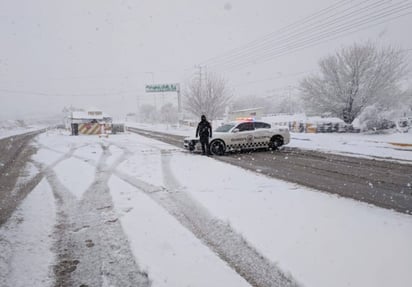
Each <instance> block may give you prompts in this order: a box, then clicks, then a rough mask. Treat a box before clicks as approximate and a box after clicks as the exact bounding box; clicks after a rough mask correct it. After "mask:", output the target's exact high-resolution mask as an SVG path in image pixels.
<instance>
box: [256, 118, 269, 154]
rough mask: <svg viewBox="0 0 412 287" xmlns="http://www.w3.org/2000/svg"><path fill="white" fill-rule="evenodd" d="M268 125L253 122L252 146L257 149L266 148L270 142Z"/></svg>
mask: <svg viewBox="0 0 412 287" xmlns="http://www.w3.org/2000/svg"><path fill="white" fill-rule="evenodd" d="M270 127H271V126H270V124H268V123H264V122H255V133H254V135H255V136H254V144H255V146H256V147H257V148H260V147H267V146H268V144H269V141H270V137H271V134H270Z"/></svg>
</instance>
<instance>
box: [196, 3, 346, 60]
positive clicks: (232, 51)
mask: <svg viewBox="0 0 412 287" xmlns="http://www.w3.org/2000/svg"><path fill="white" fill-rule="evenodd" d="M345 2H347V0H342V1H339V2H337V3H334V4H332V5H331V6H328V7H326V8H325V9H322V10H320V11H318V12H315V13H313V14H311V15H309V16H307V17H305V18H303V19H301V20H299V21H296V22H294V23H292V24H290V25H287V26H285V27H283V28H281V29H278V30H276V31H274V32H271V33H269V34H267V35H265V36H263V37H261V38H258V39H256V40H253V41H251V42H249V43H247V44H245V45H243V46H241V47H238V48H234V49H231V50H229V51H227V52H225V53H223V54H222V55H218V56H215V57H213V58H210V59H207V60H206V61H203V62H202V64H207V63H210V62H212V61H215V59H219V58H225V57H226V56H231V55H233V54H235V53H237V52H238V51H239V50H240V51H242V50H247V49H250V48H251V47H254V46H255V45H256V44H257V45H259V44H260V43H261V42H265V41H267V40H268V39H270V38H271V37H272V36H276V35H278V34H282V33H285V32H287V31H288V30H289V29H292V28H293V27H296V26H299V25H303V24H305V23H307V22H308V21H310V20H311V19H313V18H315V17H317V16H320V15H322V14H324V13H327V12H328V11H330V10H333V9H336V7H339V6H340V5H342V4H346V3H345Z"/></svg>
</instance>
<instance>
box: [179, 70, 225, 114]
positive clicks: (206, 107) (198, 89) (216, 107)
mask: <svg viewBox="0 0 412 287" xmlns="http://www.w3.org/2000/svg"><path fill="white" fill-rule="evenodd" d="M183 99H184V109H185V110H186V111H188V112H190V113H191V114H193V115H194V116H196V117H199V116H200V115H202V114H204V115H206V116H207V118H208V119H209V120H213V119H216V118H218V117H220V116H223V113H224V111H225V108H226V106H227V105H228V104H229V101H230V99H231V97H230V95H229V90H228V87H227V84H226V81H225V80H224V79H223V78H222V77H220V76H218V75H216V74H214V73H209V74H208V75H207V77H206V78H203V79H202V78H197V79H193V80H192V81H191V82H190V83H189V84H188V85H187V87H186V88H185V90H184V93H183Z"/></svg>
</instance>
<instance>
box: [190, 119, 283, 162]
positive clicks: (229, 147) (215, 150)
mask: <svg viewBox="0 0 412 287" xmlns="http://www.w3.org/2000/svg"><path fill="white" fill-rule="evenodd" d="M212 136H213V137H212V138H211V139H210V152H211V153H212V154H215V155H223V154H224V153H225V152H228V151H240V150H246V149H259V148H270V149H278V148H279V147H281V146H282V145H285V144H288V143H289V141H290V134H289V130H288V129H287V128H278V127H272V126H271V125H270V124H268V123H265V122H261V121H254V120H243V121H238V122H229V123H226V124H224V125H222V126H220V127H218V128H217V129H216V130H214V131H213V133H212ZM184 147H185V148H186V149H188V150H189V151H200V150H201V145H200V142H199V138H195V137H188V138H185V139H184Z"/></svg>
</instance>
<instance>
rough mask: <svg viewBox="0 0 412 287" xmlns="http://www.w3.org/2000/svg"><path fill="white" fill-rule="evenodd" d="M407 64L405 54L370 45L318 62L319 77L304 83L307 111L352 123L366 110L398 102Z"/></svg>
mask: <svg viewBox="0 0 412 287" xmlns="http://www.w3.org/2000/svg"><path fill="white" fill-rule="evenodd" d="M406 63H407V61H406V54H405V53H404V52H403V51H401V50H399V49H395V48H392V47H386V48H382V49H378V48H377V47H376V45H375V44H373V43H370V42H368V43H365V44H354V45H353V46H350V47H348V48H343V49H342V50H341V51H340V52H338V53H336V55H334V56H329V57H327V58H325V59H322V60H321V61H320V62H319V66H320V75H312V76H309V77H307V78H305V79H304V80H303V81H302V82H301V84H300V91H301V92H302V96H303V100H304V103H305V107H306V108H308V110H310V111H314V112H320V113H323V112H330V113H332V114H333V115H334V116H337V117H340V118H342V119H343V120H344V121H345V122H346V123H352V121H353V120H354V119H355V118H356V117H357V116H358V115H359V114H360V113H361V112H362V111H363V109H364V108H366V107H367V106H370V105H372V104H375V105H376V104H381V105H388V104H390V102H395V101H397V98H398V96H399V95H400V94H401V91H400V84H401V81H402V80H403V78H404V77H405V76H406V74H407V64H406Z"/></svg>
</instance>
